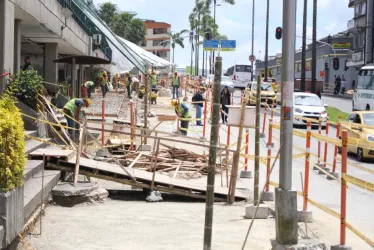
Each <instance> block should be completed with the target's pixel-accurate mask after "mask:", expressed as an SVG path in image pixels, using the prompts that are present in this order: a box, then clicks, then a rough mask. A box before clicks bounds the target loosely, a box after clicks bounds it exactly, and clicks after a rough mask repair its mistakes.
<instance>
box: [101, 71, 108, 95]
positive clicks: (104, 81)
mask: <svg viewBox="0 0 374 250" xmlns="http://www.w3.org/2000/svg"><path fill="white" fill-rule="evenodd" d="M99 84H100V87H101V93H102V94H103V98H105V95H106V93H107V92H108V91H109V88H108V74H107V73H106V71H104V72H103V73H102V74H101V76H100V78H99Z"/></svg>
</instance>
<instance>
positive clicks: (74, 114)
mask: <svg viewBox="0 0 374 250" xmlns="http://www.w3.org/2000/svg"><path fill="white" fill-rule="evenodd" d="M91 103H92V101H91V99H88V98H83V99H80V98H73V99H71V100H70V101H68V102H67V103H66V104H65V106H64V114H65V118H66V121H67V123H68V127H69V130H68V131H69V135H70V138H72V139H73V135H74V134H73V128H75V127H77V126H78V125H79V124H75V121H79V120H80V114H81V109H82V107H89V106H90V105H91ZM72 118H73V119H75V121H74V120H73V119H72Z"/></svg>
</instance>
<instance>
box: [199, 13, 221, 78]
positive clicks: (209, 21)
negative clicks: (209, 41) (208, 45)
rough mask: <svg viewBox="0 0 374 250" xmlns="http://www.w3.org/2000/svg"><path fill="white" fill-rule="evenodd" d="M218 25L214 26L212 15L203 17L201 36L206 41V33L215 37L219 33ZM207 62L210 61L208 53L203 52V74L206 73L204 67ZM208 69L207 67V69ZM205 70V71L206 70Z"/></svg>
mask: <svg viewBox="0 0 374 250" xmlns="http://www.w3.org/2000/svg"><path fill="white" fill-rule="evenodd" d="M217 30H218V25H216V24H214V19H213V17H212V16H211V15H210V14H206V15H204V16H203V19H202V28H201V35H202V36H203V38H204V40H205V37H206V32H209V33H210V36H211V37H215V34H216V33H217ZM205 60H206V61H208V52H207V51H203V72H204V69H205V67H204V65H205V63H204V62H205ZM206 69H207V67H206ZM206 69H205V70H206Z"/></svg>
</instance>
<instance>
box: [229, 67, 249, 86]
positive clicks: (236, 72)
mask: <svg viewBox="0 0 374 250" xmlns="http://www.w3.org/2000/svg"><path fill="white" fill-rule="evenodd" d="M225 76H228V77H230V78H231V80H232V82H233V83H234V87H235V88H240V89H245V88H246V87H247V85H248V84H249V82H250V81H251V77H252V67H251V65H249V64H235V65H234V66H231V67H230V68H228V69H227V71H226V74H225Z"/></svg>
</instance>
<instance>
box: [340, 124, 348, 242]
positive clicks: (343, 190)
mask: <svg viewBox="0 0 374 250" xmlns="http://www.w3.org/2000/svg"><path fill="white" fill-rule="evenodd" d="M347 142H348V131H347V130H344V131H343V133H342V170H341V171H342V172H341V198H340V199H341V200H340V206H341V207H340V245H341V246H344V245H345V229H346V225H345V218H346V206H347V184H346V180H345V176H346V174H347V152H348V151H347Z"/></svg>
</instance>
